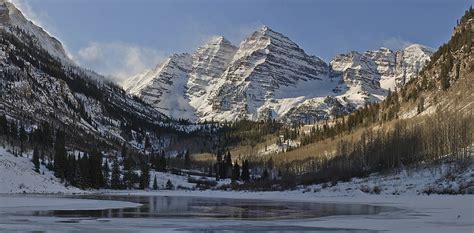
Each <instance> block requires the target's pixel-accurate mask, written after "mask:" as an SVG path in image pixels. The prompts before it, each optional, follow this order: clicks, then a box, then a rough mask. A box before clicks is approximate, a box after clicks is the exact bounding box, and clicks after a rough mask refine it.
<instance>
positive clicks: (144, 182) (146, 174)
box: [140, 161, 150, 189]
mask: <svg viewBox="0 0 474 233" xmlns="http://www.w3.org/2000/svg"><path fill="white" fill-rule="evenodd" d="M140 170H141V175H140V189H147V188H148V187H149V186H150V166H149V165H148V163H147V162H146V161H143V162H142V164H141V166H140Z"/></svg>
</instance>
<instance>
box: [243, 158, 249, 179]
mask: <svg viewBox="0 0 474 233" xmlns="http://www.w3.org/2000/svg"><path fill="white" fill-rule="evenodd" d="M249 170H250V167H249V161H248V160H244V162H243V163H242V180H243V181H245V182H249V181H250V172H249Z"/></svg>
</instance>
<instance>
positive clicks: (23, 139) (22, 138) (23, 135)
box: [18, 125, 28, 156]
mask: <svg viewBox="0 0 474 233" xmlns="http://www.w3.org/2000/svg"><path fill="white" fill-rule="evenodd" d="M18 133H19V139H20V155H21V156H23V151H24V147H25V143H26V141H27V140H28V135H27V134H26V131H25V127H24V126H23V125H21V126H20V131H19V132H18Z"/></svg>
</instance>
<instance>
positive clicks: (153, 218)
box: [0, 195, 397, 232]
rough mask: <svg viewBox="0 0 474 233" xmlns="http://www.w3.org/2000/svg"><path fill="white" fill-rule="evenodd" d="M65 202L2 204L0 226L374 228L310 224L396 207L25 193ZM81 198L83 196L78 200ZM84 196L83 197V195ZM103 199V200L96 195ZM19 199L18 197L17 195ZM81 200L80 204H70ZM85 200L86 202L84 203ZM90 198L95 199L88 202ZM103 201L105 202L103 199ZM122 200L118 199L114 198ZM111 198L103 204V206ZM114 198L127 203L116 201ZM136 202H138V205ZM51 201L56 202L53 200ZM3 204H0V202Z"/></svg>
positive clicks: (50, 228)
mask: <svg viewBox="0 0 474 233" xmlns="http://www.w3.org/2000/svg"><path fill="white" fill-rule="evenodd" d="M22 198H24V199H27V200H28V201H31V200H33V201H34V200H35V199H37V198H39V200H38V202H41V201H42V198H46V200H47V202H51V203H53V204H54V203H56V204H57V202H62V203H64V205H59V204H58V205H57V206H55V205H53V204H48V203H45V204H44V205H41V204H38V203H35V204H36V206H30V205H27V204H25V205H24V206H20V207H14V205H12V206H11V207H8V208H7V207H4V208H0V231H10V230H14V229H15V230H19V231H35V232H85V231H87V232H374V231H370V230H353V229H345V228H321V227H314V226H313V227H312V226H311V224H310V223H311V222H314V221H320V220H318V218H321V217H328V216H341V215H344V216H346V215H367V216H370V215H376V214H380V213H382V212H389V211H396V210H397V208H394V207H381V206H375V205H366V204H339V203H314V202H312V203H309V202H294V201H267V200H250V199H229V198H204V197H184V196H118V195H110V196H109V195H96V196H74V197H56V196H45V197H42V196H27V197H19V198H18V199H19V201H20V202H21V199H22ZM78 199H79V200H78ZM84 199H85V200H84ZM96 200H101V201H96ZM17 201H18V200H17ZM71 201H72V202H77V201H79V202H80V203H78V204H76V206H77V208H76V207H74V206H71V207H67V205H68V202H71ZM83 201H84V202H85V204H84V205H83V206H81V205H80V204H81V203H82V202H83ZM89 201H93V202H92V203H89ZM103 201H105V202H103ZM115 201H119V202H115ZM103 203H108V204H107V205H105V206H104V207H103V208H100V206H101V205H102V204H103ZM113 203H132V204H131V205H127V204H123V205H119V206H121V207H113ZM133 203H139V204H140V206H138V205H137V204H133ZM48 205H53V206H49V207H48ZM0 206H1V204H0Z"/></svg>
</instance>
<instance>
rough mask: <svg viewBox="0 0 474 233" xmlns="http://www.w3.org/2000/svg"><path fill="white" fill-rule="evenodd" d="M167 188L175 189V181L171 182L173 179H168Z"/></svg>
mask: <svg viewBox="0 0 474 233" xmlns="http://www.w3.org/2000/svg"><path fill="white" fill-rule="evenodd" d="M166 189H168V190H173V189H174V185H173V183H172V182H171V180H169V179H168V181H167V182H166Z"/></svg>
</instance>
